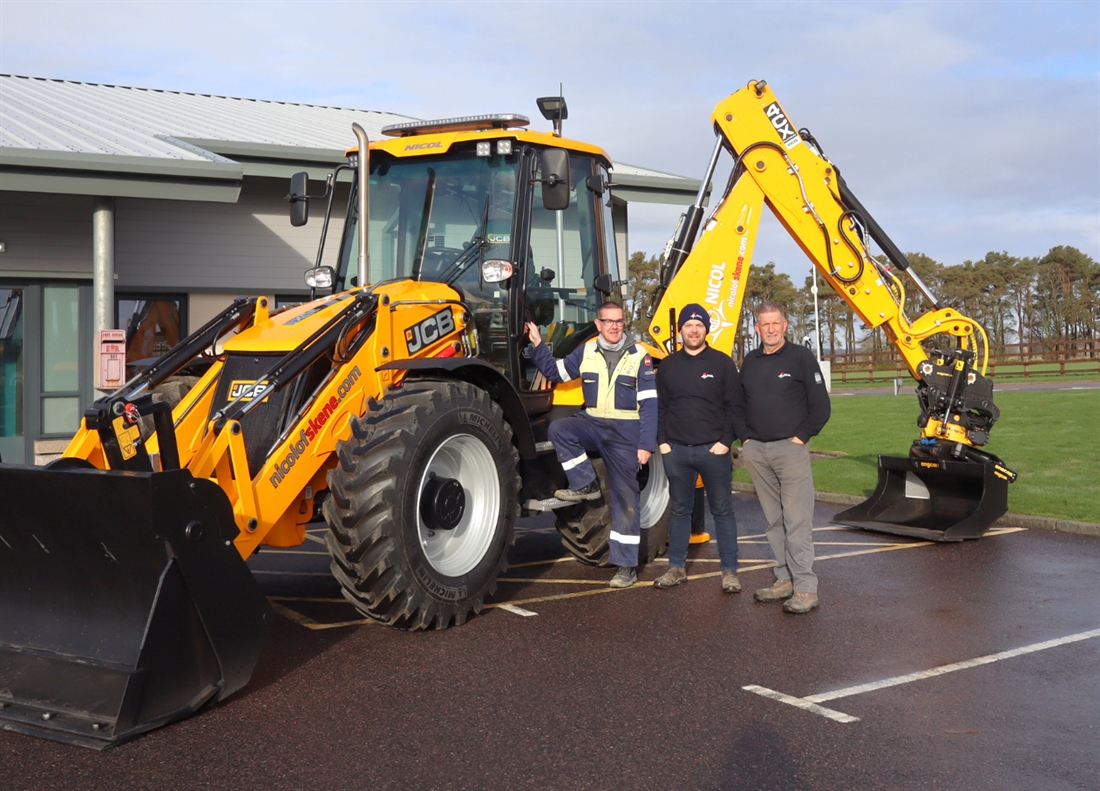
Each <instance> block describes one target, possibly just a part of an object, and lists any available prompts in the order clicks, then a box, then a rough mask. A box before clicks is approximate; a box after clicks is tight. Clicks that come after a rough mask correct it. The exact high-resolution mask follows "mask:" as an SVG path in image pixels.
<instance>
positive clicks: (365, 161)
mask: <svg viewBox="0 0 1100 791" xmlns="http://www.w3.org/2000/svg"><path fill="white" fill-rule="evenodd" d="M351 131H353V132H354V133H355V138H356V139H357V140H358V141H359V157H358V163H359V167H358V171H357V174H356V175H357V178H358V186H359V201H358V204H359V205H358V210H359V255H358V257H357V261H358V268H357V274H358V281H357V282H358V284H359V287H360V288H362V287H363V286H365V285H366V284H367V283H369V282H370V280H368V275H369V273H370V255H369V254H368V252H367V230H368V226H369V225H370V140H368V139H367V133H366V132H365V131H364V130H363V127H361V126H359V124H352V125H351Z"/></svg>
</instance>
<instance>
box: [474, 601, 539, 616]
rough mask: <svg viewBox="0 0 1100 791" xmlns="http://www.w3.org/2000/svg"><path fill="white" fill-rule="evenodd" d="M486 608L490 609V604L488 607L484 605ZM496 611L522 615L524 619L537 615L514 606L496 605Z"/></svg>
mask: <svg viewBox="0 0 1100 791" xmlns="http://www.w3.org/2000/svg"><path fill="white" fill-rule="evenodd" d="M486 606H487V607H491V606H492V605H491V604H490V605H486ZM497 609H500V610H507V611H508V612H510V613H512V614H514V615H522V616H523V617H524V618H530V617H531V616H532V615H538V613H537V612H531V611H530V610H525V609H523V608H522V607H517V606H516V605H514V604H498V605H497Z"/></svg>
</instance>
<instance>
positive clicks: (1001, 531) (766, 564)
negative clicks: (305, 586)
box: [252, 526, 1026, 716]
mask: <svg viewBox="0 0 1100 791" xmlns="http://www.w3.org/2000/svg"><path fill="white" fill-rule="evenodd" d="M1025 529H1026V528H1022V527H1000V528H993V529H991V530H989V531H988V532H987V533H986V536H998V535H1005V534H1007V533H1017V532H1020V531H1023V530H1025ZM814 530H815V531H823V532H824V531H846V532H853V533H855V532H859V533H861V534H862V533H863V531H855V530H852V529H851V528H848V527H841V526H835V527H816V528H814ZM752 538H763V534H759V535H753V536H742V537H741V538H739V539H738V543H752V542H751V541H744V539H752ZM818 543H819V544H820V545H822V546H825V545H828V546H866V547H872V548H871V549H859V550H854V551H852V552H838V553H833V554H829V555H818V556H817V557H816V558H815V560H816V561H824V560H838V559H840V558H850V557H858V556H860V555H873V554H876V553H879V552H894V551H898V550H903V549H916V548H918V547H927V546H931V545H932V544H934V543H936V542H934V541H911V542H898V541H882V542H844V541H842V542H815V544H818ZM303 554H321V553H308V552H307V553H303ZM568 562H574V563H575V562H578V561H577V560H576V558H574V557H572V556H568V557H562V558H552V559H549V560H535V561H529V562H525V563H515V564H512V565H511V566H509V570H514V569H519V568H530V567H534V566H548V565H553V564H555V563H568ZM657 562H664V563H667V562H668V559H667V558H658V559H657ZM688 562H689V564H692V565H694V564H696V563H719V562H721V561H720V559H719V558H696V559H691V560H689V561H688ZM743 564H750V565H743ZM751 564H755V565H751ZM774 567H775V561H774V560H764V559H762V558H761V559H755V558H753V559H748V558H740V559H739V560H738V567H737V573H738V574H745V573H748V572H751V571H761V570H763V569H770V568H774ZM252 573H253V574H266V575H284V576H291V577H328V578H331V577H332V574H331V573H330V572H328V571H260V570H254V571H253V572H252ZM721 573H722V572H721V571H710V572H704V573H701V574H689V575H688V579H689V580H698V579H706V578H708V577H718V576H720V575H721ZM498 582H507V583H524V582H531V583H535V584H544V585H555V584H573V585H594V586H599V587H598V588H596V589H594V590H581V591H572V592H569V593H558V594H554V595H550V596H536V597H532V598H528V599H517V600H514V601H511V602H500V603H495V604H486V605H485V607H487V608H492V607H502V606H504V605H505V604H511V605H515V606H518V605H522V604H538V603H540V602H546V601H560V600H563V599H575V598H579V597H582V596H597V595H600V594H604V593H624V592H626V591H630V590H635V589H641V588H650V587H652V586H653V583H652V581H647V580H639V581H638V583H637V584H636V585H633V586H632V587H630V588H608V587H604V586H605V585H606V584H607V582H606V580H582V579H542V578H524V577H501V578H498ZM280 600H282V601H294V599H291V598H288V597H281V599H280ZM302 601H305V599H302ZM318 601H321V600H318ZM335 601H337V602H339V601H342V600H340V599H337V600H335ZM277 609H279V611H280V612H281V613H282V614H284V615H286V614H287V613H290V612H294V610H291V609H290V608H289V607H285V606H282V607H280V608H277ZM295 614H296V615H298V616H300V618H301V619H304V621H303V620H299V619H298V618H291V620H294V621H295V622H297V623H301V624H302V625H303V626H308V628H311V629H323V628H335V627H337V626H356V625H360V624H369V623H374V621H371V620H357V621H342V622H340V623H335V624H320V623H317V622H316V621H313V620H312V619H310V618H308V617H307V616H304V615H301V614H300V613H295ZM287 617H290V616H289V615H287ZM305 621H308V623H305ZM761 689H763V688H761ZM761 694H762V693H761ZM781 694H782V693H778V692H777V693H776V695H781ZM777 699H778V698H777ZM845 716H847V715H845Z"/></svg>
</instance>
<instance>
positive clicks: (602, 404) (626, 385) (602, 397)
mask: <svg viewBox="0 0 1100 791" xmlns="http://www.w3.org/2000/svg"><path fill="white" fill-rule="evenodd" d="M645 357H646V350H645V349H644V348H642V347H640V346H638V345H637V344H634V345H633V347H632V349H627V350H626V351H624V352H623V356H622V357H620V358H619V363H618V365H616V366H615V370H614V372H613V373H612V374H611V376H610V377H608V375H607V361H606V360H605V359H604V357H603V355H602V354H600V350H599V347H598V346H597V343H596V341H595V340H591V341H589V342H588V343H586V344H585V345H584V357H583V358H582V359H581V365H580V378H581V390H582V391H583V392H584V406H585V409H586V410H587V411H588V414H589V415H591V416H592V417H602V418H609V419H611V420H638V401H640V400H644V399H645V398H652V397H655V396H656V395H657V391H656V389H655V388H654V383H652V382H646V383H644V385H642V386H643V387H644V386H646V385H648V386H649V388H650V389H646V390H644V391H642V392H639V389H640V388H639V385H640V384H642V383H640V382H639V381H638V375H639V369H640V368H641V365H642V361H643V360H645Z"/></svg>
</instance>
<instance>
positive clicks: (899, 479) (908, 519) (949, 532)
mask: <svg viewBox="0 0 1100 791" xmlns="http://www.w3.org/2000/svg"><path fill="white" fill-rule="evenodd" d="M1007 510H1008V481H1006V480H1004V479H1003V478H1000V477H998V476H997V475H996V474H995V473H994V465H993V464H981V463H976V462H956V461H944V462H929V461H921V460H915V459H910V458H906V457H899V456H879V457H878V485H877V486H876V487H875V491H874V493H873V494H872V495H871V496H870V497H869V498H868V499H867V500H864V501H863V502H862V503H860V504H859V505H856V506H853V507H851V508H849V509H847V510H846V511H841V512H840V513H839V514H837V515H836V516H834V517H833V521H834V522H836V523H837V524H841V525H849V526H851V527H858V528H862V529H864V530H875V531H878V532H880V533H896V534H898V535H903V536H914V537H917V538H924V539H928V540H931V541H964V540H966V539H970V538H981V537H982V534H984V533H985V531H986V530H988V529H989V527H990V525H992V524H993V523H994V522H996V521H997V520H998V519H999V518H1000V517H1001V516H1002V515H1004V513H1005V512H1006V511H1007Z"/></svg>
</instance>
